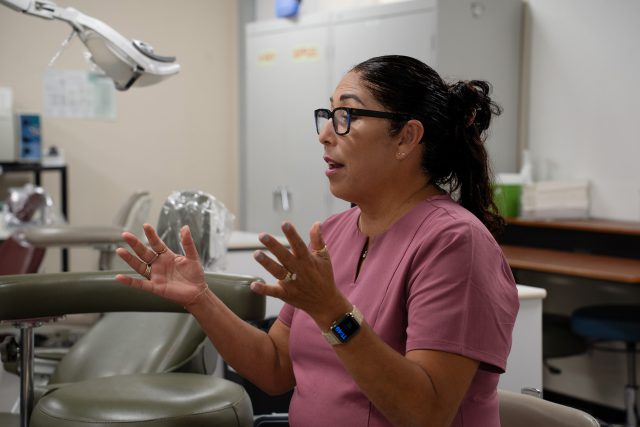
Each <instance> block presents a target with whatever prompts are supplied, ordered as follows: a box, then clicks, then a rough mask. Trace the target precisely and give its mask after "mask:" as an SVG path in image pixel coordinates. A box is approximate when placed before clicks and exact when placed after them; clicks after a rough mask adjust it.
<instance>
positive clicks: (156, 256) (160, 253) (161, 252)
mask: <svg viewBox="0 0 640 427" xmlns="http://www.w3.org/2000/svg"><path fill="white" fill-rule="evenodd" d="M151 251H152V252H153V253H154V255H153V258H151V261H149V262H145V264H149V265H151V264H153V263H154V261H155V260H157V259H158V257H159V256H160V255H162V254H163V253H165V252H167V247H166V246H165V247H164V249H162V250H161V251H160V252H156V251H154V250H153V248H151ZM143 262H144V261H143Z"/></svg>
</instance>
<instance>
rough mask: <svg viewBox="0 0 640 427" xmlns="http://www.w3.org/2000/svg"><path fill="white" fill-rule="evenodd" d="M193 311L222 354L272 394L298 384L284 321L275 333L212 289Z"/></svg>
mask: <svg viewBox="0 0 640 427" xmlns="http://www.w3.org/2000/svg"><path fill="white" fill-rule="evenodd" d="M189 311H190V312H191V313H192V314H193V316H194V317H195V318H196V319H197V320H198V323H200V326H201V327H202V329H203V330H204V331H205V333H206V334H207V336H208V337H209V339H210V340H211V342H212V343H213V345H214V347H215V348H216V349H217V350H218V352H219V353H220V355H221V356H222V358H223V359H224V360H225V361H226V362H227V363H228V364H229V365H231V366H232V367H233V368H234V369H235V370H236V371H237V372H238V373H239V374H240V375H242V376H243V377H244V378H246V379H247V380H249V381H251V382H252V383H253V384H255V385H256V386H258V387H259V388H260V389H262V390H263V391H264V392H266V393H268V394H281V393H284V392H286V391H288V390H290V389H291V388H293V387H294V386H295V379H294V377H293V371H292V368H291V366H290V363H289V357H288V354H287V352H288V349H287V348H286V342H287V341H288V336H283V334H288V329H287V328H286V327H284V325H281V327H280V328H276V329H277V330H278V331H279V332H276V333H275V336H271V335H270V334H267V333H266V332H264V331H261V330H260V329H258V328H256V327H254V326H252V325H250V324H249V323H247V322H245V321H244V320H242V319H240V318H239V317H238V316H236V315H235V314H234V313H233V312H232V311H231V310H230V309H229V308H227V306H225V305H224V303H222V301H220V299H219V298H218V297H216V296H215V295H214V294H213V293H212V292H206V293H205V294H204V295H203V298H201V300H200V301H199V302H198V303H197V304H194V305H193V306H190V307H189ZM283 347H285V348H283Z"/></svg>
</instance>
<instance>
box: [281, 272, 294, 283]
mask: <svg viewBox="0 0 640 427" xmlns="http://www.w3.org/2000/svg"><path fill="white" fill-rule="evenodd" d="M294 280H296V273H292V272H290V271H287V275H286V276H284V279H282V281H283V282H292V281H294Z"/></svg>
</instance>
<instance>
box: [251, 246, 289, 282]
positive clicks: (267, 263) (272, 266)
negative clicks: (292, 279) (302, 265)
mask: <svg viewBox="0 0 640 427" xmlns="http://www.w3.org/2000/svg"><path fill="white" fill-rule="evenodd" d="M253 258H254V259H255V260H256V261H258V262H259V263H260V265H262V266H263V267H264V268H265V269H266V270H267V271H268V272H269V273H271V275H272V276H273V277H275V278H276V279H279V280H284V278H285V277H286V275H287V273H288V270H287V269H286V268H285V267H283V266H282V265H280V264H278V263H277V262H275V261H274V260H273V259H271V258H270V257H269V256H267V255H266V254H265V253H264V252H263V251H255V252H254V253H253Z"/></svg>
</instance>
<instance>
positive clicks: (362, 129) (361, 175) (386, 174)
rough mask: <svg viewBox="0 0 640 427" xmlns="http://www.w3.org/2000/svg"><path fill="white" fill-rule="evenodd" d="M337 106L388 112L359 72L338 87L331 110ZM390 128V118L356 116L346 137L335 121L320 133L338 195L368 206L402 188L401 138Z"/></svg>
mask: <svg viewBox="0 0 640 427" xmlns="http://www.w3.org/2000/svg"><path fill="white" fill-rule="evenodd" d="M336 107H352V108H363V109H368V110H376V111H385V109H384V108H383V107H382V105H380V103H379V102H378V101H376V100H375V98H374V97H373V95H372V94H371V93H370V92H369V90H368V89H367V87H366V86H365V85H364V84H363V82H362V81H361V80H360V77H359V75H358V74H357V73H355V72H350V73H349V74H347V75H346V76H345V77H344V78H343V79H342V81H340V83H339V84H338V86H337V87H336V89H335V91H334V93H333V96H332V97H331V109H334V108H336ZM389 125H390V123H389V120H387V119H380V118H376V117H363V116H355V115H354V116H352V118H351V129H350V131H349V133H347V134H346V135H337V134H336V133H335V131H334V129H333V125H332V122H331V121H328V122H327V123H326V124H325V126H324V127H323V128H322V129H321V130H320V135H319V140H320V143H321V144H322V145H323V146H324V160H325V162H327V169H326V171H325V174H326V175H327V177H328V178H329V185H330V189H331V192H332V193H333V195H334V196H336V197H338V198H341V199H344V200H347V201H349V202H353V203H356V204H364V203H366V202H367V200H375V198H376V197H377V196H379V195H380V194H382V193H381V192H382V191H384V190H385V189H388V188H392V187H393V185H398V183H397V182H394V179H393V177H394V172H395V170H396V168H397V167H398V163H399V162H398V161H397V160H396V154H397V152H398V143H399V139H400V137H399V136H398V135H395V136H391V135H390V133H389ZM370 198H374V199H370Z"/></svg>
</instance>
